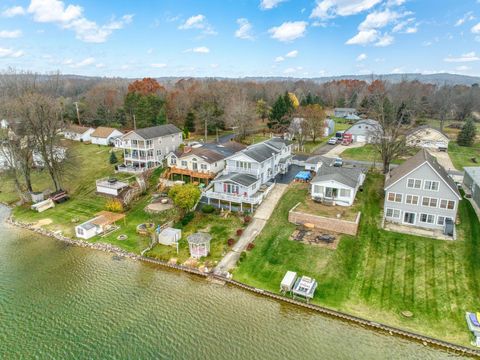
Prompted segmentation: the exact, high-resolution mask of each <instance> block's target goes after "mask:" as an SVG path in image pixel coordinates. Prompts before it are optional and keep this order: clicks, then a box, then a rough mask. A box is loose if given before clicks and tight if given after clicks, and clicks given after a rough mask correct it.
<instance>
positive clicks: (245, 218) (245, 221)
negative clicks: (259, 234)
mask: <svg viewBox="0 0 480 360" xmlns="http://www.w3.org/2000/svg"><path fill="white" fill-rule="evenodd" d="M250 221H252V217H251V216H249V215H246V216H245V217H244V218H243V222H244V223H245V224H248V223H250Z"/></svg>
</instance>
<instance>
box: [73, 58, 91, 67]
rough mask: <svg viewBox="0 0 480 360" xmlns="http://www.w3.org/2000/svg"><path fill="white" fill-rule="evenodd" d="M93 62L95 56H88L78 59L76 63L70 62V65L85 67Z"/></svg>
mask: <svg viewBox="0 0 480 360" xmlns="http://www.w3.org/2000/svg"><path fill="white" fill-rule="evenodd" d="M94 63H95V58H93V57H88V58H86V59H83V60H82V61H79V62H77V63H73V64H70V67H72V68H80V67H85V66H89V65H93V64H94Z"/></svg>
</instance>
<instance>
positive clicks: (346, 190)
mask: <svg viewBox="0 0 480 360" xmlns="http://www.w3.org/2000/svg"><path fill="white" fill-rule="evenodd" d="M339 190H340V197H348V198H349V197H351V196H352V190H351V189H339ZM342 191H343V193H344V195H342ZM346 192H348V195H345V193H346Z"/></svg>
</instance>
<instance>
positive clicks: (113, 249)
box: [2, 204, 480, 357]
mask: <svg viewBox="0 0 480 360" xmlns="http://www.w3.org/2000/svg"><path fill="white" fill-rule="evenodd" d="M2 205H4V204H2ZM4 206H5V207H7V208H8V209H11V208H10V207H9V206H6V205H4ZM5 223H7V224H9V225H11V226H13V227H16V228H20V229H23V230H28V231H32V232H34V233H36V234H39V235H42V236H46V237H49V238H53V239H55V240H58V241H62V242H64V243H67V244H70V245H73V246H78V247H83V248H90V249H93V250H99V251H103V252H107V253H111V254H113V255H116V256H120V257H123V258H128V259H132V260H135V261H141V262H145V263H150V264H154V265H160V266H163V267H166V268H169V269H172V270H178V271H183V272H185V273H189V274H192V275H197V276H201V277H203V278H205V279H207V280H210V281H213V282H216V283H219V284H229V285H231V286H235V287H237V288H240V289H243V290H245V291H249V292H251V293H254V294H256V295H260V296H264V297H266V298H270V299H273V300H276V301H281V302H285V303H289V304H291V305H295V306H299V307H302V308H304V309H308V310H311V311H315V312H317V313H320V314H323V315H325V316H328V317H331V318H335V319H338V320H341V321H344V322H348V323H353V324H355V325H357V326H361V327H364V328H365V327H367V328H369V329H370V330H374V331H381V332H382V333H384V334H390V335H392V336H393V335H396V336H399V337H402V338H405V339H408V340H411V341H415V342H417V343H421V344H423V345H425V346H428V345H430V346H432V347H434V348H438V349H443V350H446V351H449V352H452V353H454V354H459V355H468V356H473V357H480V350H476V349H474V348H470V347H466V346H463V345H458V344H454V343H450V342H448V341H443V340H440V339H435V338H431V337H429V336H425V335H421V334H417V333H414V332H411V331H408V330H403V329H400V328H396V327H393V326H390V325H386V324H382V323H378V322H375V321H370V320H368V319H364V318H361V317H358V316H355V315H351V314H347V313H344V312H341V311H337V310H333V309H329V308H326V307H323V306H320V305H315V304H309V303H306V302H302V301H299V300H294V299H291V298H288V297H285V296H281V295H278V294H275V293H272V292H270V291H267V290H263V289H258V288H254V287H252V286H250V285H247V284H244V283H242V282H239V281H236V280H233V279H228V278H226V277H223V276H220V275H217V274H214V273H213V272H202V271H200V270H198V269H193V268H188V267H185V266H182V265H176V264H169V263H167V262H165V261H162V260H158V259H154V258H150V257H145V256H142V255H137V254H134V253H131V252H128V251H125V250H123V249H120V248H119V247H117V246H114V245H111V244H106V243H101V242H100V243H90V242H88V241H84V240H79V239H72V238H69V237H66V236H63V235H60V234H57V233H55V232H53V231H49V230H45V229H42V228H38V227H34V226H33V224H28V223H23V222H20V221H16V220H15V219H14V218H13V215H11V214H10V215H8V216H7V217H6V219H5Z"/></svg>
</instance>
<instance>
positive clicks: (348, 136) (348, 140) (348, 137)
mask: <svg viewBox="0 0 480 360" xmlns="http://www.w3.org/2000/svg"><path fill="white" fill-rule="evenodd" d="M352 142H353V137H352V134H350V133H344V134H343V138H342V145H346V146H348V145H350V144H351V143H352Z"/></svg>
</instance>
